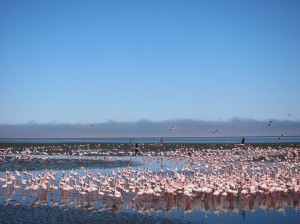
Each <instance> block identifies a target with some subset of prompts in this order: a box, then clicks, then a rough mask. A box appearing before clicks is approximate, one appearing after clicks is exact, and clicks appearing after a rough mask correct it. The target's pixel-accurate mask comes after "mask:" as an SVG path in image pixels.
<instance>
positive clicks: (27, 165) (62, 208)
mask: <svg viewBox="0 0 300 224" xmlns="http://www.w3.org/2000/svg"><path fill="white" fill-rule="evenodd" d="M131 141H132V144H133V145H134V144H135V143H139V144H144V143H146V144H150V145H151V144H157V143H160V138H132V139H131ZM240 141H241V137H234V138H167V137H166V138H163V142H164V144H165V147H163V146H164V144H160V145H159V144H158V146H157V149H158V150H162V147H163V150H164V151H168V148H166V146H167V147H169V146H170V144H174V145H176V144H193V146H195V145H196V146H197V144H217V143H220V144H231V143H233V144H234V143H239V142H240ZM128 142H129V139H128V138H101V139H63V138H62V139H61V138H58V139H0V150H1V151H0V156H1V157H5V160H1V161H0V178H3V177H4V176H5V173H6V171H7V170H10V171H11V172H14V171H15V170H19V171H22V170H27V171H30V172H31V173H32V174H33V175H37V176H38V175H40V174H41V173H43V172H45V171H46V170H53V171H54V172H56V173H57V176H56V183H58V180H59V179H60V178H61V177H62V176H63V172H64V173H70V172H71V171H73V170H78V172H79V175H85V173H88V172H90V173H94V174H96V173H101V174H102V175H110V174H111V173H112V172H113V171H117V170H118V169H122V168H123V167H129V166H130V167H133V168H134V169H141V170H151V171H152V172H158V171H161V172H165V173H166V174H167V173H168V172H170V170H172V169H177V168H178V171H179V172H180V167H181V166H182V165H185V164H187V163H188V158H185V157H184V158H178V159H171V158H169V157H167V156H166V155H164V156H151V157H149V156H147V155H138V156H132V155H124V156H120V155H119V154H118V153H117V152H118V151H121V150H126V149H124V148H122V147H124V144H125V143H128ZM245 142H246V143H257V144H259V143H264V144H265V143H272V144H273V143H279V144H280V143H287V144H289V143H291V145H294V144H297V145H299V143H300V137H283V138H280V139H279V138H278V137H246V141H245ZM8 143H9V144H11V145H14V144H17V147H15V148H14V147H11V148H9V150H6V149H5V148H4V146H1V145H6V144H8ZM77 143H80V144H85V147H84V148H81V149H79V151H80V152H88V153H93V152H99V151H101V150H104V149H99V148H93V146H96V145H97V144H103V143H106V144H110V143H112V144H115V145H114V148H115V149H110V150H109V151H111V152H112V153H114V154H111V155H110V156H103V155H96V156H90V155H87V156H84V157H83V156H71V155H47V156H45V155H44V154H39V153H37V154H36V155H32V158H31V160H30V161H23V160H17V159H16V158H17V157H18V156H19V155H20V154H18V151H17V150H19V149H20V148H22V144H24V148H28V144H29V145H30V144H32V145H34V146H33V147H31V148H32V149H35V148H36V147H37V145H39V144H40V145H47V144H48V145H49V148H48V149H49V151H50V150H51V149H52V150H53V148H51V145H52V144H61V145H64V144H77ZM88 144H91V145H93V146H92V148H89V146H88V147H87V145H88ZM25 145H26V146H25ZM174 145H173V146H174ZM298 147H299V146H298ZM13 150H16V151H13ZM72 150H74V151H75V149H72ZM76 150H77V149H76ZM143 150H144V151H146V150H147V149H146V148H145V149H143ZM4 151H13V152H10V153H9V154H7V153H6V154H4ZM103 152H105V153H107V151H103ZM49 154H50V153H49ZM45 158H46V160H45ZM199 169H200V172H204V170H205V167H200V168H199ZM298 172H299V171H298ZM24 178H25V179H27V180H28V177H25V175H24ZM4 184H5V183H4V182H2V183H0V217H1V220H0V223H83V222H85V223H145V224H146V223H203V224H204V223H257V224H258V223H266V222H270V223H299V220H300V196H299V194H278V195H276V196H275V197H268V196H259V195H258V196H256V197H251V198H250V197H249V198H247V199H242V198H240V197H237V198H230V197H218V198H216V197H212V196H211V197H210V196H209V197H206V198H204V199H203V198H194V199H193V200H192V201H190V200H188V199H187V198H185V197H183V196H178V197H175V198H172V199H170V198H164V199H163V200H153V199H149V200H148V199H146V200H137V201H132V200H131V198H130V197H129V196H128V197H124V201H118V200H111V199H110V198H106V197H101V196H99V195H98V194H97V195H95V194H93V193H91V194H88V195H79V194H76V193H65V192H63V191H61V190H58V191H57V192H53V191H52V190H39V191H38V192H30V193H28V192H26V191H25V190H24V189H23V188H22V187H21V188H20V189H18V190H13V189H11V188H10V189H5V188H2V187H3V185H4Z"/></svg>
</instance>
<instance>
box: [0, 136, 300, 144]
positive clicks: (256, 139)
mask: <svg viewBox="0 0 300 224" xmlns="http://www.w3.org/2000/svg"><path fill="white" fill-rule="evenodd" d="M242 138H243V137H163V138H162V140H163V142H164V143H183V144H184V143H200V144H201V143H211V144H214V143H240V142H241V140H242ZM130 140H131V141H132V142H134V143H160V142H161V137H132V138H0V143H129V142H130ZM293 142H300V136H284V137H278V136H249V137H247V136H246V137H245V143H293Z"/></svg>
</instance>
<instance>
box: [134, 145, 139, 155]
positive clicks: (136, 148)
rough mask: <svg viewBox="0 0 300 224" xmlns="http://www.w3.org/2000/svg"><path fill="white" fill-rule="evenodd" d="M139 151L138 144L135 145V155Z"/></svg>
mask: <svg viewBox="0 0 300 224" xmlns="http://www.w3.org/2000/svg"><path fill="white" fill-rule="evenodd" d="M138 151H139V145H138V143H136V144H135V155H136V154H137V153H138Z"/></svg>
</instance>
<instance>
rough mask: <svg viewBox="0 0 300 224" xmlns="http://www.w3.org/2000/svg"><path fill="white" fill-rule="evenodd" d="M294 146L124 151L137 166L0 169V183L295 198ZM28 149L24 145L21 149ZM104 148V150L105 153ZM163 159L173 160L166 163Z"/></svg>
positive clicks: (299, 176) (151, 194)
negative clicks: (104, 169) (108, 169)
mask: <svg viewBox="0 0 300 224" xmlns="http://www.w3.org/2000/svg"><path fill="white" fill-rule="evenodd" d="M2 151H4V150H2ZM6 151H7V152H9V151H11V149H6ZM299 152H300V149H299V148H297V147H284V148H280V147H279V148H271V147H267V148H261V147H253V146H248V147H247V148H230V149H223V148H219V149H216V148H210V149H202V150H196V149H193V148H178V149H175V150H170V151H150V150H148V151H147V150H143V151H142V152H141V153H140V155H138V156H134V155H133V153H131V152H128V155H129V157H130V159H137V158H140V159H141V162H142V163H143V164H144V165H143V168H141V167H130V166H127V167H119V168H115V169H114V170H112V171H111V172H110V173H106V174H102V173H101V170H94V171H93V172H91V171H88V170H87V169H85V168H84V167H82V168H80V169H72V168H71V169H70V170H44V171H41V172H32V171H27V170H22V171H18V170H6V171H5V172H3V173H4V176H3V177H0V187H1V191H2V192H3V191H11V190H13V191H14V192H18V191H22V192H23V194H28V195H32V194H42V192H48V191H51V192H53V193H54V194H55V193H56V194H66V193H70V194H76V195H81V196H85V195H90V194H93V195H95V194H96V195H98V196H99V197H100V198H110V199H111V200H118V201H119V202H120V203H122V202H123V201H132V202H135V201H139V200H151V201H155V200H157V201H160V200H162V199H164V198H172V197H173V198H174V197H184V198H186V199H187V200H189V201H193V200H205V199H206V198H209V197H214V198H240V197H241V198H251V197H257V196H258V195H260V196H263V197H265V196H270V197H272V196H274V195H277V194H290V195H294V197H295V198H298V197H299V195H300V163H299ZM30 153H31V152H30V151H29V150H28V149H25V150H24V151H23V152H22V153H21V155H22V156H24V155H30ZM50 153H51V151H50V150H48V152H47V155H46V154H45V153H44V154H43V156H49V154H50ZM98 153H99V154H95V155H96V156H99V155H100V153H101V152H98ZM102 153H103V152H102ZM105 153H106V154H104V155H106V156H110V155H111V154H109V153H108V152H105ZM107 153H108V154H107ZM8 154H9V153H7V154H6V156H7V155H8ZM124 154H125V153H124ZM95 155H93V156H95ZM101 155H102V156H103V154H101ZM52 156H53V153H52ZM80 156H82V155H80ZM24 158H25V157H24ZM166 161H168V163H167V162H166ZM155 162H156V163H159V164H160V168H159V169H158V170H153V169H150V168H149V167H150V166H151V164H153V163H155ZM167 164H175V165H176V166H175V167H174V166H173V167H171V166H170V167H168V165H167Z"/></svg>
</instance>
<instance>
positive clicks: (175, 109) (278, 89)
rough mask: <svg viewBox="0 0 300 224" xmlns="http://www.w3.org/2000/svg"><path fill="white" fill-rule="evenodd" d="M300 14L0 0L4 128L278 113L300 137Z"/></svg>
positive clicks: (298, 6)
mask: <svg viewBox="0 0 300 224" xmlns="http://www.w3.org/2000/svg"><path fill="white" fill-rule="evenodd" d="M299 11H300V1H298V0H294V1H293V0H287V1H281V0H280V1H279V0H264V1H261V0H260V1H259V0H253V1H240V0H219V1H215V0H210V1H208V0H207V1H204V0H198V1H192V0H188V1H183V0H182V1H178V0H159V1H156V0H144V1H130V0H128V1H124V0H120V1H116V0H110V1H107V0H103V1H101V0H98V1H93V0H89V1H80V0H76V1H74V0H72V1H71V0H63V1H61V0H60V1H55V0H52V1H38V0H36V1H33V0H27V1H14V0H12V1H0V84H1V85H0V129H1V130H2V132H1V133H6V134H5V136H6V135H7V133H8V132H7V130H8V129H7V128H8V127H19V126H23V125H28V127H31V126H32V124H36V125H47V124H49V125H52V126H53V125H54V126H55V125H57V127H58V126H59V125H61V124H67V125H69V124H73V125H75V124H83V125H85V124H87V125H91V124H102V126H103V125H104V126H105V125H107V124H111V123H118V124H119V125H121V124H130V125H132V124H138V123H139V122H140V121H148V122H149V123H154V124H157V123H159V124H160V125H163V124H165V125H166V126H167V128H166V129H167V130H169V127H170V126H171V125H172V124H174V123H176V122H177V123H178V124H179V123H180V122H183V121H188V123H189V124H190V122H192V123H193V121H194V124H199V122H200V123H201V122H204V123H206V124H207V123H209V124H211V126H210V127H209V128H208V129H212V128H214V127H213V126H214V125H212V124H215V123H214V122H221V123H228V122H229V123H230V122H232V124H233V123H234V122H233V121H236V120H240V121H241V122H249V121H253V122H254V123H255V122H261V123H262V124H264V123H266V122H268V121H269V120H276V121H279V122H281V123H282V122H286V124H289V125H291V126H287V129H286V130H289V129H288V127H291V128H290V130H294V131H290V134H300V133H299V131H297V129H298V128H296V132H295V128H292V126H293V125H298V126H297V127H299V129H298V130H300V126H299V121H300V103H299V102H298V101H299V97H300V88H299V83H300V63H299V62H300V26H299V24H300V13H299ZM142 123H143V122H142ZM150 126H151V125H150ZM90 127H91V126H90ZM147 128H149V126H147ZM191 129H192V128H191ZM230 130H231V129H230V128H229V129H228V132H227V133H226V134H225V135H230V134H232V131H230ZM236 130H238V129H236ZM210 131H211V130H210ZM210 131H209V132H210ZM124 132H126V128H125V129H124ZM252 132H253V133H254V131H252ZM252 132H251V133H252ZM277 132H278V133H280V131H279V130H278V131H277ZM277 132H276V133H277ZM22 133H23V134H24V132H22ZM22 133H20V135H22ZM36 133H37V132H36ZM139 133H140V132H139ZM139 133H138V132H135V133H132V134H133V135H134V134H135V135H138V134H139ZM195 133H196V132H192V131H190V132H189V131H186V132H185V133H183V134H191V135H194V134H195ZM257 133H260V131H257ZM264 133H265V134H269V133H268V131H266V132H264ZM32 135H35V134H34V133H33V134H32ZM2 136H3V135H2ZM0 137H1V135H0Z"/></svg>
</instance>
